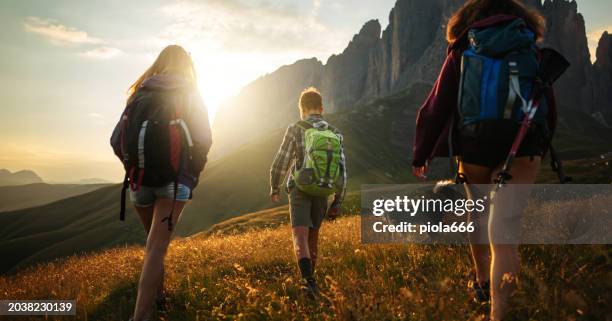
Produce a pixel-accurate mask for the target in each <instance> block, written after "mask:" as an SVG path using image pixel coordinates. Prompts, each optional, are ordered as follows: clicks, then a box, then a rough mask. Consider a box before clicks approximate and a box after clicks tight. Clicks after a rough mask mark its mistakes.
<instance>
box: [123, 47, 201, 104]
mask: <svg viewBox="0 0 612 321" xmlns="http://www.w3.org/2000/svg"><path fill="white" fill-rule="evenodd" d="M155 75H177V76H182V77H184V78H185V79H186V80H187V81H189V82H192V83H193V84H195V83H196V74H195V70H194V68H193V61H192V60H191V56H190V55H189V53H188V52H187V51H185V49H183V47H181V46H177V45H170V46H167V47H166V48H164V50H162V52H160V53H159V56H157V59H155V62H154V63H153V64H152V65H151V66H150V67H149V68H148V69H147V70H146V71H145V72H144V73H143V74H142V75H141V76H140V77H138V79H136V81H135V82H134V83H133V84H132V85H131V86H130V88H129V89H128V95H129V98H128V102H130V101H132V99H133V98H134V95H135V94H136V92H137V91H138V89H139V88H140V86H141V85H142V83H143V82H144V81H145V80H147V78H149V77H152V76H155Z"/></svg>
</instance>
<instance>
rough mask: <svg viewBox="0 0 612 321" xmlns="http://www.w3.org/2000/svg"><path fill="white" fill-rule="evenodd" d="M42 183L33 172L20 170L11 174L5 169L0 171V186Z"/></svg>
mask: <svg viewBox="0 0 612 321" xmlns="http://www.w3.org/2000/svg"><path fill="white" fill-rule="evenodd" d="M42 182H43V180H42V178H40V176H38V175H37V174H36V173H34V172H33V171H29V170H22V171H18V172H14V173H11V172H10V171H9V170H7V169H0V186H10V185H25V184H34V183H42Z"/></svg>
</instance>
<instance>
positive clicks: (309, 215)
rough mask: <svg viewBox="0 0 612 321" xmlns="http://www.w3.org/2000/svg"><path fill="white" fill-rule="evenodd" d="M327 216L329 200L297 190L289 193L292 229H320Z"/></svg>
mask: <svg viewBox="0 0 612 321" xmlns="http://www.w3.org/2000/svg"><path fill="white" fill-rule="evenodd" d="M325 214H327V198H326V197H314V196H310V195H307V194H305V193H304V192H302V191H300V190H298V189H297V188H292V189H291V192H290V193H289V216H290V217H291V227H298V226H305V227H309V228H314V229H318V228H319V227H321V223H323V219H325Z"/></svg>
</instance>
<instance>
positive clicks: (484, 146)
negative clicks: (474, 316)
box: [412, 0, 556, 320]
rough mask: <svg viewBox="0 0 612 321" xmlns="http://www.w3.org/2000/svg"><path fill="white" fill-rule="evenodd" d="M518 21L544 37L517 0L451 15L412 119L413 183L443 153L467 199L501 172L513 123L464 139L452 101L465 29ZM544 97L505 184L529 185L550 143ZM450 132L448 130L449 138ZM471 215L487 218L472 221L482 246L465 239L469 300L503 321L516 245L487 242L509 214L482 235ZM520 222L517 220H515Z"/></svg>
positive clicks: (485, 0) (489, 2)
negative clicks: (539, 120) (439, 57)
mask: <svg viewBox="0 0 612 321" xmlns="http://www.w3.org/2000/svg"><path fill="white" fill-rule="evenodd" d="M519 18H520V19H522V20H523V21H524V22H525V24H526V27H527V28H528V29H529V30H531V31H532V32H533V36H534V37H535V39H537V40H540V39H541V38H542V36H543V33H544V19H543V18H542V16H541V15H540V14H539V13H538V12H537V11H535V10H531V9H528V8H526V7H524V6H523V5H522V4H521V3H519V2H518V1H516V0H470V1H467V2H466V3H465V4H464V6H463V7H462V8H461V9H459V10H458V11H457V12H455V14H454V15H453V16H452V17H451V19H450V21H449V23H448V26H447V40H448V42H449V46H448V51H447V57H446V60H445V62H444V65H443V66H442V70H441V72H440V75H439V78H438V80H437V81H436V83H435V84H434V86H433V89H432V90H431V93H430V95H429V97H428V98H427V100H426V101H425V103H424V104H423V106H422V107H421V108H420V110H419V113H418V117H417V121H416V134H415V139H414V146H413V162H412V166H413V168H412V170H413V174H414V175H415V176H417V177H418V178H419V179H421V180H424V179H426V174H427V171H428V164H429V163H430V161H431V160H432V159H433V158H434V157H438V156H439V157H448V156H449V153H452V155H450V156H451V157H452V156H457V157H458V159H459V160H460V162H459V164H460V165H459V168H458V172H459V173H461V174H462V177H464V178H465V179H466V183H467V184H466V190H467V191H468V196H469V197H471V198H472V197H473V196H474V194H477V193H478V192H479V191H474V189H475V188H472V191H470V188H469V187H468V186H474V185H473V184H492V183H493V180H494V179H495V178H496V175H497V174H498V173H499V172H500V170H501V167H502V166H503V163H504V161H505V158H506V156H507V155H508V152H509V151H510V146H511V145H512V142H513V140H514V137H515V136H516V132H517V131H518V126H516V128H510V129H503V128H502V129H499V130H502V131H503V130H506V132H512V134H508V135H506V136H505V137H490V136H491V135H487V136H488V137H479V136H477V135H476V136H475V135H466V134H465V133H463V132H462V131H460V130H458V129H457V123H458V121H459V119H461V115H460V114H459V107H458V105H459V104H458V101H459V90H460V78H461V68H462V57H463V54H464V51H465V50H466V49H468V46H469V45H470V43H469V41H468V33H469V31H470V30H473V29H478V30H481V29H484V28H490V27H495V26H502V25H506V24H509V23H512V22H513V21H515V20H517V19H519ZM545 96H546V98H545V99H546V102H547V114H546V118H545V119H544V121H543V122H544V124H543V125H542V126H534V128H533V129H530V130H529V132H528V134H527V136H526V137H525V140H524V141H523V143H522V144H521V146H520V148H519V150H518V153H517V157H516V158H515V159H514V162H513V164H512V165H513V166H512V168H511V172H510V174H511V175H512V179H511V181H510V182H509V183H510V184H533V183H534V182H535V179H536V176H537V174H538V172H539V168H540V163H541V160H542V157H543V156H544V153H545V152H546V150H547V149H548V146H549V139H548V137H552V136H551V135H552V133H553V131H554V129H555V121H556V106H555V101H554V97H553V93H552V90H548V92H547V93H546V94H545ZM462 120H463V119H462ZM495 130H498V128H495ZM449 131H452V135H450V136H449ZM482 136H484V135H482ZM449 142H450V146H449ZM474 187H475V186H474ZM480 192H481V193H482V192H484V191H480ZM481 195H486V194H481ZM496 212H497V210H496ZM476 216H477V217H480V218H482V217H484V220H486V219H487V218H488V215H475V216H471V217H470V220H473V221H475V223H476V225H477V226H478V225H482V226H483V229H482V230H484V231H485V232H484V233H483V234H485V235H484V238H485V240H484V241H483V240H478V241H477V240H473V239H472V236H470V237H471V238H470V248H471V253H472V259H473V262H474V266H475V280H473V281H472V282H470V285H471V287H472V289H473V290H474V295H475V300H477V301H479V302H486V301H489V299H490V300H491V320H501V319H502V318H503V316H504V314H505V313H506V312H507V311H508V301H509V296H510V295H511V293H512V292H513V290H514V289H515V288H516V282H515V280H516V276H517V274H518V270H519V255H518V245H516V244H511V245H508V244H495V243H491V244H489V243H490V240H489V239H488V235H490V234H491V233H496V231H498V230H500V229H503V228H506V227H505V226H501V225H502V224H506V225H507V222H508V218H507V217H506V218H503V217H499V214H496V215H492V217H491V221H490V222H489V225H488V233H489V234H487V229H486V227H487V225H486V224H487V222H486V221H482V220H481V221H480V222H478V218H476ZM518 221H519V222H520V216H519V219H518ZM504 222H505V223H504ZM489 271H490V273H489ZM508 276H510V279H511V281H510V284H502V283H503V282H507V277H508ZM504 277H506V279H504ZM491 285H492V286H491ZM489 293H490V294H489Z"/></svg>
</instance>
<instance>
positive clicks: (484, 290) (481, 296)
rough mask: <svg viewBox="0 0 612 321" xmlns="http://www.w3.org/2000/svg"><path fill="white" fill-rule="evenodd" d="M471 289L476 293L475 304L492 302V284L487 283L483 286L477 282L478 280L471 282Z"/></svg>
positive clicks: (483, 283)
mask: <svg viewBox="0 0 612 321" xmlns="http://www.w3.org/2000/svg"><path fill="white" fill-rule="evenodd" d="M468 286H469V288H470V289H471V290H472V292H474V302H476V303H487V302H489V301H491V282H490V281H488V280H487V281H485V282H482V284H480V283H478V282H476V280H473V281H470V283H469V284H468Z"/></svg>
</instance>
